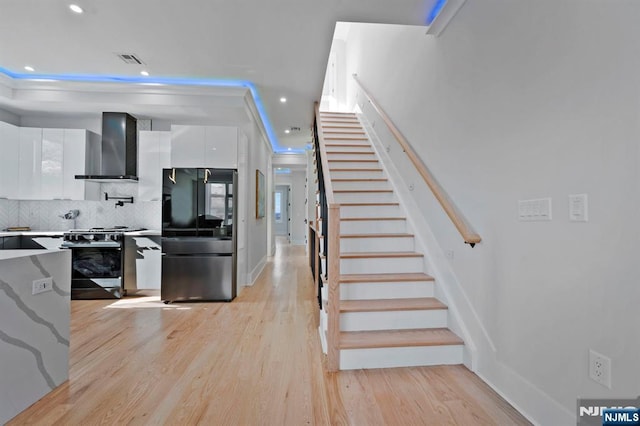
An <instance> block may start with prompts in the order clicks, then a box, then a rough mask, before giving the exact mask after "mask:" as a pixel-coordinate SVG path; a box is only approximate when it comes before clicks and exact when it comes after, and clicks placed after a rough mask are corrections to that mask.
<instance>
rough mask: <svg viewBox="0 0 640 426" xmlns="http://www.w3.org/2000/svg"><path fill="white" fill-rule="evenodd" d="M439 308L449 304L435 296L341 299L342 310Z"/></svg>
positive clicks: (444, 307)
mask: <svg viewBox="0 0 640 426" xmlns="http://www.w3.org/2000/svg"><path fill="white" fill-rule="evenodd" d="M437 309H447V305H445V304H444V303H442V302H441V301H439V300H438V299H436V298H435V297H414V298H411V299H373V300H341V301H340V312H387V311H426V310H437Z"/></svg>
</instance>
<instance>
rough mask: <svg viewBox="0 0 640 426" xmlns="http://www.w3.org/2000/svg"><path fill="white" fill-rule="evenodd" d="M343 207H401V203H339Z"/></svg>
mask: <svg viewBox="0 0 640 426" xmlns="http://www.w3.org/2000/svg"><path fill="white" fill-rule="evenodd" d="M339 204H340V205H341V206H347V207H357V206H362V207H367V206H399V205H400V203H339Z"/></svg>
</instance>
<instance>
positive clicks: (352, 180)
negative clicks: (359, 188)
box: [331, 178, 389, 182]
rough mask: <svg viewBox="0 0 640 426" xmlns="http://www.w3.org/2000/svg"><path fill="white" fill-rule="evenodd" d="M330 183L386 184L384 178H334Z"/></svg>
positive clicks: (386, 180)
mask: <svg viewBox="0 0 640 426" xmlns="http://www.w3.org/2000/svg"><path fill="white" fill-rule="evenodd" d="M331 181H332V182H388V181H389V179H386V178H335V179H331Z"/></svg>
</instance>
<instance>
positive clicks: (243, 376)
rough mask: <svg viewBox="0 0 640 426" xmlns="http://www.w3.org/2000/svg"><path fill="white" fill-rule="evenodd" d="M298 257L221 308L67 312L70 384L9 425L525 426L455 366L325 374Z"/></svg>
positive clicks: (284, 250) (312, 302)
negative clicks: (385, 425) (484, 425)
mask: <svg viewBox="0 0 640 426" xmlns="http://www.w3.org/2000/svg"><path fill="white" fill-rule="evenodd" d="M316 303H317V302H316V299H315V291H314V288H313V282H312V279H311V273H310V270H309V267H308V264H307V257H306V254H305V252H304V247H302V246H291V245H289V244H287V243H286V241H284V240H280V239H279V240H278V244H277V248H276V255H275V256H274V257H273V258H272V259H270V260H269V262H268V263H267V266H266V267H265V270H264V271H263V273H262V274H261V276H260V278H259V279H258V280H257V281H256V283H255V285H254V286H252V287H247V288H244V289H243V290H242V291H241V293H240V295H239V296H238V298H236V299H235V300H234V301H233V302H232V303H176V304H171V305H164V304H163V303H162V302H160V301H159V298H158V297H152V296H149V297H131V298H126V299H121V300H118V301H115V302H114V301H112V300H96V301H82V300H79V301H77V300H74V301H72V305H71V306H72V322H71V361H70V379H69V381H68V382H66V383H65V384H63V385H62V386H60V387H59V388H57V389H56V390H55V391H54V392H52V393H50V394H49V395H47V396H46V397H45V398H43V399H42V400H40V401H39V402H37V403H36V404H34V405H33V406H31V407H30V408H29V409H27V410H26V411H25V412H23V413H22V414H20V415H19V416H17V417H16V418H15V419H14V420H13V421H11V422H9V423H8V424H9V425H20V424H42V425H51V424H58V425H80V424H82V425H87V424H135V425H143V424H144V425H146V424H170V425H191V424H202V425H258V424H261V425H301V424H316V425H328V424H353V425H383V424H387V425H400V424H433V425H440V424H459V425H477V424H497V425H507V424H509V425H511V424H528V422H527V421H526V420H525V419H524V418H523V417H522V416H520V415H519V414H518V413H517V411H515V410H514V409H513V407H511V406H510V405H509V404H508V403H506V402H505V401H504V400H502V399H501V398H500V397H499V396H498V395H497V394H496V393H495V392H493V391H492V390H491V389H490V388H489V387H488V386H487V385H485V384H484V383H483V382H482V381H481V380H480V379H479V378H478V377H477V376H475V375H474V374H473V373H470V372H469V371H468V370H467V369H466V368H464V367H462V366H453V367H421V368H402V369H387V370H366V371H365V370H356V371H343V372H339V373H336V374H329V373H325V372H324V369H323V362H324V361H323V356H321V349H320V341H319V337H318V329H317V327H318V324H317V305H316Z"/></svg>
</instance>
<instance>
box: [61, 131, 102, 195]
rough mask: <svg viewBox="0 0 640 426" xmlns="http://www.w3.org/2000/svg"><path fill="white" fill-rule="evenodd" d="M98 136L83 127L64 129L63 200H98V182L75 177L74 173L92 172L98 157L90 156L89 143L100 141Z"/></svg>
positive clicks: (91, 151)
mask: <svg viewBox="0 0 640 426" xmlns="http://www.w3.org/2000/svg"><path fill="white" fill-rule="evenodd" d="M99 139H100V137H99V136H98V135H97V134H95V133H91V132H89V131H87V130H84V129H64V149H63V162H62V164H63V169H62V170H63V173H62V180H63V182H62V197H61V198H63V199H65V200H92V201H96V200H100V199H101V198H100V195H101V193H100V184H99V183H98V182H88V181H86V180H80V179H76V175H86V174H90V173H92V172H93V171H94V170H96V168H97V167H98V164H97V163H99V161H100V159H99V158H91V156H90V154H91V153H94V154H95V153H96V152H98V151H99V150H91V149H89V144H91V143H100V142H99Z"/></svg>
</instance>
